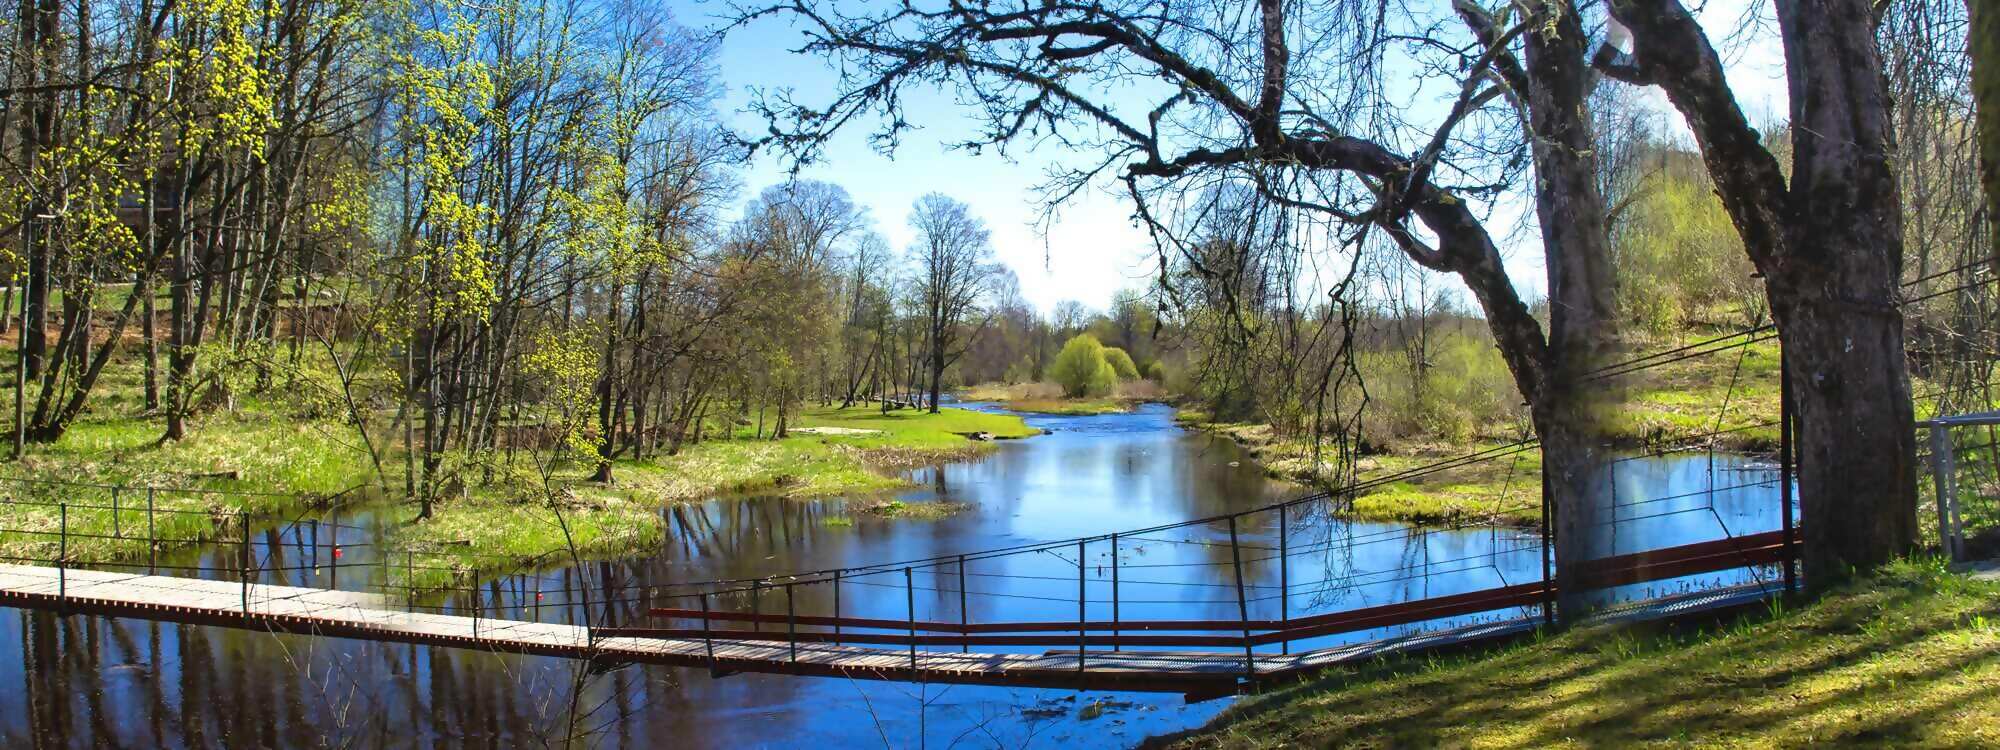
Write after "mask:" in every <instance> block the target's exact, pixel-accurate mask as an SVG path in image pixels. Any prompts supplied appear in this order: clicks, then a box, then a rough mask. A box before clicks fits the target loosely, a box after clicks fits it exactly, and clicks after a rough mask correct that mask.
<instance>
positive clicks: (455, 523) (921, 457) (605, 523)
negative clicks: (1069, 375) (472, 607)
mask: <svg viewBox="0 0 2000 750" xmlns="http://www.w3.org/2000/svg"><path fill="white" fill-rule="evenodd" d="M790 433H791V434H790V436H788V437H786V438H784V439H782V440H771V439H768V438H765V439H758V438H754V437H741V436H739V437H736V438H733V439H727V440H707V441H703V442H701V443H697V444H694V445H690V446H686V447H685V448H684V449H683V450H682V451H681V452H680V453H679V454H677V455H674V456H661V457H651V458H646V459H641V460H631V459H626V460H620V461H617V462H615V463H614V464H613V466H612V472H611V473H612V481H611V482H610V483H597V482H588V481H584V476H585V475H586V472H585V467H583V466H581V465H575V466H570V467H567V468H566V469H565V470H564V471H563V472H562V476H561V484H560V485H559V487H558V490H557V493H556V496H555V497H550V496H549V493H548V492H546V491H545V490H542V489H541V488H540V487H539V486H538V485H536V486H528V487H518V488H515V489H514V490H513V491H512V492H501V491H497V490H498V488H489V489H488V491H484V492H479V493H474V494H471V495H469V496H467V497H464V498H459V499H454V500H447V501H441V502H439V503H438V504H437V506H436V507H435V508H434V510H433V513H432V516H431V517H430V518H428V519H421V520H416V521H413V522H411V523H409V524H407V525H404V526H401V527H398V528H397V530H396V532H395V534H394V536H393V537H392V543H394V544H399V545H410V546H417V547H427V548H430V549H433V550H435V552H434V554H433V557H437V558H441V559H442V560H445V561H448V562H441V563H438V564H439V565H440V566H443V565H447V564H448V565H449V566H450V567H451V568H452V569H453V570H454V571H455V572H453V573H450V574H447V573H446V572H444V571H432V572H430V573H421V572H420V573H419V574H418V575H417V580H416V581H415V583H416V585H417V586H418V587H420V588H436V587H439V586H443V585H446V584H449V583H451V582H452V580H453V579H456V578H471V577H476V576H477V575H478V574H479V573H480V572H482V571H484V572H492V569H493V568H494V567H496V566H497V567H529V568H532V567H535V566H536V565H539V564H541V563H542V562H544V561H547V560H549V559H550V558H551V556H555V557H557V558H559V561H566V560H567V555H568V546H567V542H566V540H565V536H564V533H563V531H564V527H565V526H567V527H568V532H569V536H570V537H571V538H574V539H575V542H576V546H577V551H578V552H579V554H580V555H581V556H582V557H584V558H586V559H605V558H616V557H628V556H631V555H635V554H639V553H642V552H644V551H646V550H648V549H652V548H654V547H655V546H657V545H658V543H659V541H660V539H661V537H662V536H663V535H664V534H665V524H666V521H665V520H664V518H663V517H662V515H661V513H660V512H659V511H660V508H661V507H662V506H663V505H668V504H673V503H686V502H696V501H699V500H703V499H706V498H710V497H714V496H717V495H730V494H762V495H780V496H784V497H792V498H808V497H824V496H828V495H843V494H868V493H881V492H889V491H893V490H897V489H901V488H904V487H907V486H909V482H908V481H907V480H905V479H903V478H902V477H899V476H897V475H896V472H899V471H901V470H904V469H909V468H914V467H917V466H925V465H931V464H938V463H946V462H952V461H967V460H972V459H975V458H978V457H979V456H981V455H983V454H985V453H986V452H988V451H991V450H994V448H995V445H994V443H993V442H992V441H993V440H1011V439H1018V438H1025V437H1031V436H1034V435H1037V434H1039V431H1037V430H1036V429H1034V428H1032V427H1029V426H1028V425H1027V423H1026V422H1024V421H1023V420H1022V419H1021V418H1020V417H1019V416H1016V415H1012V414H996V413H990V412H976V411H971V410H966V409H949V408H947V409H940V410H939V411H938V413H937V414H931V413H928V412H926V411H922V410H914V409H903V410H897V411H891V412H886V413H884V412H882V411H881V410H880V409H878V408H874V407H872V406H854V407H849V408H846V409H840V408H837V407H812V408H808V409H806V410H805V411H804V412H803V413H801V414H800V415H799V416H798V419H797V421H796V424H795V425H794V426H793V427H792V429H791V430H790ZM975 437H984V438H987V439H984V440H979V439H974V438H975ZM962 509H963V508H953V509H951V510H952V511H957V510H962ZM941 510H943V509H931V508H916V507H914V506H909V505H906V504H900V503H893V502H875V503H861V504H859V505H857V506H856V508H855V510H854V511H853V512H856V513H868V514H871V515H874V516H877V517H884V518H901V519H911V520H935V519H937V518H942V517H945V516H947V515H950V514H949V513H945V512H939V511H941ZM558 511H560V514H559V513H558Z"/></svg>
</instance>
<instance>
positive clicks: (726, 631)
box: [0, 506, 1792, 697]
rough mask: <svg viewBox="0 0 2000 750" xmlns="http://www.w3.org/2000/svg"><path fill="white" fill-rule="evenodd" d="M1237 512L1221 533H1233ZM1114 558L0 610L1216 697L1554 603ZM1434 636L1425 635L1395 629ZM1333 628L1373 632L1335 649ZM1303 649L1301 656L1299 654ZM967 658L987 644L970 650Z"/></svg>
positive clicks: (64, 600) (55, 593)
mask: <svg viewBox="0 0 2000 750" xmlns="http://www.w3.org/2000/svg"><path fill="white" fill-rule="evenodd" d="M1277 507H1287V506H1274V508H1277ZM1261 510H1268V509H1260V511H1261ZM1253 512H1256V511H1253ZM1236 518H1237V516H1229V517H1227V518H1225V519H1221V520H1223V521H1225V522H1227V523H1228V524H1229V525H1231V526H1234V525H1235V523H1236ZM1216 520H1217V519H1205V520H1204V521H1201V522H1192V523H1213V522H1215V521H1216ZM1156 531H1157V530H1149V531H1148V532H1141V533H1154V532H1156ZM1233 536H1234V535H1232V537H1233ZM1092 543H1097V544H1100V545H1103V544H1108V545H1111V547H1112V548H1113V549H1114V554H1113V555H1111V556H1110V558H1109V559H1111V560H1112V561H1114V562H1113V563H1112V567H1113V570H1112V571H1111V573H1110V576H1109V581H1108V583H1109V588H1108V591H1109V595H1110V598H1109V600H1108V602H1100V600H1098V599H1093V598H1091V596H1090V589H1091V585H1090V584H1091V583H1092V581H1091V580H1089V578H1087V577H1086V573H1087V572H1088V569H1089V567H1090V566H1089V565H1088V564H1087V563H1086V564H1084V565H1076V566H1074V567H1076V568H1077V569H1078V571H1079V572H1078V574H1077V578H1076V579H1075V580H1076V588H1075V598H1074V599H1072V600H1071V603H1072V606H1074V607H1075V609H1076V611H1077V612H1078V613H1079V619H1077V620H1070V621H1057V620H1034V621H1029V620H1022V621H978V622H975V621H972V620H971V619H970V618H969V613H970V612H971V611H972V608H971V607H969V606H964V602H966V601H967V600H969V599H970V598H974V597H978V596H982V594H981V593H979V592H974V591H971V590H970V589H969V587H968V586H966V585H965V580H966V575H967V573H966V571H967V563H968V562H974V561H978V560H981V559H991V558H992V557H995V556H1009V555H1049V554H1051V553H1052V551H1053V550H1056V549H1060V548H1062V547H1065V546H1066V547H1067V548H1068V549H1070V550H1072V551H1079V550H1087V549H1088V546H1089V545H1090V544H1092ZM1118 544H1119V542H1118V540H1117V538H1116V536H1107V537H1099V538H1093V539H1085V540H1072V541H1069V542H1064V543H1059V544H1056V545H1031V546H1024V547H1018V548H1012V549H1006V550H998V551H991V552H984V553H977V554H971V553H969V554H968V555H963V556H952V557H947V558H936V559H930V560H924V561H913V562H911V563H908V564H901V563H898V564H894V565H885V566H874V567H870V568H865V569H843V570H837V571H822V572H816V573H811V574H803V575H797V576H788V577H782V578H776V579H757V580H753V581H744V582H734V583H718V582H710V583H708V584H702V585H698V587H699V588H700V589H701V590H699V591H695V592H692V593H687V592H683V593H673V592H660V591H657V590H651V591H648V592H647V597H648V598H649V599H650V600H651V601H653V602H654V603H656V604H657V603H660V602H662V601H665V602H668V603H683V602H682V601H681V600H687V601H694V602H697V603H698V604H699V605H700V606H698V607H693V608H690V607H685V606H683V607H675V608H664V607H654V608H652V609H651V610H650V612H651V614H652V615H653V616H655V617H658V618H664V622H663V624H667V625H675V627H652V628H634V627H605V626H592V625H589V624H584V625H576V624H567V623H552V622H536V621H532V620H514V619H504V618H494V617H487V616H484V614H485V608H482V607H480V606H474V607H472V608H470V609H469V610H467V609H460V610H459V611H457V612H456V613H451V614H446V613H442V612H439V613H433V612H419V611H415V609H416V607H415V606H414V605H413V604H410V603H408V602H407V601H406V602H405V603H404V606H403V608H402V609H401V610H400V611H399V609H398V607H397V606H396V605H397V602H395V601H394V600H393V599H392V598H390V597H385V596H382V595H378V594H369V593H357V592H349V591H339V590H332V589H321V588H307V587H296V586H282V585H273V584H265V583H256V582H253V581H254V580H255V579H256V577H255V576H254V575H252V574H250V573H249V572H248V571H247V570H246V571H236V572H238V573H241V574H242V575H241V576H240V579H239V580H236V581H229V580H212V579H198V578H183V577H174V576H160V575H147V574H139V573H121V572H109V571H102V570H86V569H76V568H64V567H51V566H42V565H4V566H0V605H6V606H17V607H26V608H34V609H46V610H53V611H58V612H76V613H85V614H95V615H105V616H111V617H129V618H138V619H146V620H156V621H165V622H177V623H187V624H198V625H212V626H222V627H231V628H239V629H247V630H255V631H271V632H286V633H300V634H312V635H326V636H335V637H343V638H357V639H365V640H372V641H383V642H395V643H411V644H420V645H432V646H445V647H453V648H466V649H478V650H488V651H497V652H510V653H523V654H535V655H545V656H556V657H564V658H574V659H586V660H591V661H593V662H598V663H603V664H607V665H615V664H621V663H652V664H668V665H679V666H692V667H706V668H708V669H710V670H712V671H713V672H715V673H717V674H727V673H731V672H766V673H780V674H797V675H821V676H847V677H855V678H866V679H884V680H905V681H920V682H930V683H947V684H986V685H1009V686H1028V687H1051V688H1088V689H1111V690H1134V691H1158V692H1178V693H1184V694H1187V695H1189V696H1190V697H1213V696H1219V695H1226V694H1232V693H1235V692H1237V691H1239V690H1242V689H1245V688H1246V687H1250V686H1254V685H1256V684H1258V683H1263V682H1267V681H1275V680H1280V679H1285V678H1293V677H1296V676H1298V675H1300V674H1302V673H1307V672H1311V671H1315V670H1319V669H1323V668H1326V667H1329V666H1334V665H1338V664H1342V663H1347V662H1352V661H1357V660H1364V659H1369V658H1374V657H1377V656H1381V655H1386V654H1395V653H1415V652H1422V651H1430V650H1436V649H1446V648H1457V647H1467V646H1474V645H1480V644H1485V643H1491V642H1494V641H1498V640H1502V639H1506V638H1511V637H1515V636H1519V635H1522V634H1524V633H1528V632H1531V631H1533V630H1534V629H1535V628H1536V627H1538V626H1539V625H1540V624H1541V622H1542V621H1543V618H1544V617H1546V615H1547V613H1548V606H1549V598H1550V596H1551V595H1552V593H1553V592H1552V591H1551V590H1550V589H1549V588H1548V587H1547V586H1545V585H1544V584H1543V583H1542V582H1540V581H1537V582H1531V583H1523V584H1515V585H1510V586H1500V587H1495V588H1488V589H1481V590H1475V591H1468V592H1463V593H1457V594H1451V595H1446V596H1437V597H1428V598H1422V599H1417V600H1413V601H1404V602H1397V603H1393V604H1385V605H1377V606H1368V607H1360V608H1354V609H1347V610H1342V611H1336V612H1325V613H1319V614H1312V615H1306V616H1299V617H1286V618H1279V619H1253V618H1251V617H1250V616H1249V611H1250V610H1249V607H1248V604H1247V602H1248V600H1249V598H1250V594H1249V593H1248V588H1247V587H1246V586H1245V585H1244V584H1243V582H1242V577H1241V574H1240V571H1241V566H1242V562H1243V554H1244V553H1245V552H1246V551H1256V550H1261V549H1262V548H1261V547H1256V546H1252V545H1247V544H1242V543H1238V542H1234V541H1232V543H1228V544H1227V545H1226V546H1227V547H1228V549H1229V557H1230V561H1231V563H1232V564H1233V567H1234V568H1235V569H1236V570H1237V571H1238V573H1237V574H1236V576H1235V578H1236V584H1235V585H1234V587H1233V588H1234V589H1235V592H1236V596H1237V600H1238V604H1239V606H1238V613H1239V615H1240V616H1239V617H1237V618H1235V619H1149V620H1128V619H1123V618H1121V617H1119V616H1118V615H1119V611H1120V608H1119V604H1120V601H1119V592H1120V590H1121V583H1122V582H1121V579H1120V576H1119V573H1118V571H1117V570H1116V568H1117V564H1116V562H1115V561H1116V560H1117V559H1118V555H1117V554H1116V553H1115V550H1116V549H1117V545H1118ZM1791 549H1792V545H1790V544H1787V540H1786V539H1785V536H1784V533H1783V532H1782V531H1773V532H1765V533H1760V534H1751V535H1746V536H1737V537H1729V538H1723V539H1717V540H1711V541H1706V542H1699V543H1695V544H1688V545H1681V546H1676V547H1669V548H1664V549H1657V550H1650V551H1646V552H1640V553H1632V554H1625V555H1619V556H1616V557H1611V558H1606V559H1604V560H1601V561H1599V562H1598V563H1597V564H1595V565H1593V566H1592V573H1591V576H1590V577H1591V581H1590V583H1591V584H1592V585H1593V587H1605V588H1612V587H1620V586H1627V587H1629V586H1633V585H1638V584H1648V583H1655V582H1662V581H1671V580H1674V579H1683V578H1685V577H1687V576H1691V575H1697V574H1702V573H1711V572H1715V571H1725V570H1732V569H1738V568H1746V567H1749V568H1753V569H1755V568H1761V567H1764V566H1770V565H1775V564H1780V563H1782V562H1783V561H1784V560H1786V559H1787V554H1788V553H1789V552H1790V551H1791ZM1289 554H1292V551H1291V550H1283V549H1281V550H1278V551H1277V555H1278V556H1279V559H1281V560H1282V559H1283V557H1284V556H1286V555H1289ZM1076 559H1077V560H1087V559H1088V558H1087V557H1085V556H1079V557H1078V558H1076ZM1426 567H1428V565H1427V566H1426ZM920 574H922V575H925V576H926V577H928V578H935V579H943V580H949V579H951V578H954V577H955V578H956V580H957V581H958V584H957V585H958V588H957V589H956V590H955V591H949V592H948V593H955V594H956V595H957V596H959V598H960V601H961V607H960V608H959V612H960V614H961V618H960V621H959V622H939V621H932V620H920V619H918V618H917V615H916V612H917V609H916V606H915V600H916V592H917V591H918V590H919V589H920V585H919V584H918V583H917V578H918V576H919V575H920ZM1421 574H1423V573H1419V575H1421ZM881 577H887V578H891V579H899V580H898V581H897V583H899V584H900V588H902V589H903V591H902V593H903V599H904V602H905V604H906V607H905V610H906V611H905V613H904V615H905V616H904V617H902V618H901V619H897V618H885V617H859V616H852V615H849V614H846V613H844V612H843V611H842V608H841V593H840V592H841V591H842V590H844V589H846V588H849V587H857V586H892V585H895V584H885V583H882V582H880V581H870V580H868V579H871V578H881ZM1097 582H1098V583H1106V582H1105V581H1097ZM1204 585H1216V584H1204ZM1223 585H1226V584H1223ZM804 587H829V589H830V593H831V596H830V597H818V598H816V599H814V601H824V600H826V599H827V598H830V599H831V601H832V606H831V611H830V612H827V613H819V612H801V611H798V609H797V608H796V604H797V601H798V600H799V599H800V598H801V597H798V596H796V595H795V592H796V591H797V590H798V589H800V588H804ZM939 588H942V586H940V587H939ZM1777 590H1778V587H1777V586H1775V585H1767V584H1766V583H1765V582H1764V579H1763V578H1762V577H1761V576H1759V577H1756V578H1755V580H1754V582H1753V583H1749V584H1738V585H1726V586H1719V587H1715V588H1709V589H1704V590H1687V589H1683V590H1679V591H1671V593H1665V594H1654V595H1649V596H1645V597H1643V598H1640V599H1637V600H1634V601H1628V602H1626V603H1624V604H1620V605H1617V606H1614V607H1610V608H1607V609H1605V610H1603V611H1601V612H1600V613H1598V614H1597V615H1596V617H1598V618H1601V619H1647V618H1662V617H1675V616H1682V615H1689V614H1694V613H1706V612H1713V611H1717V610H1720V609H1726V608H1732V607H1739V606H1743V605H1747V604H1751V603H1754V602H1758V601H1761V600H1762V599H1763V598H1764V597H1766V596H1768V595H1769V594H1771V593H1775V591H1777ZM745 594H747V595H748V596H749V597H750V603H751V610H752V611H748V612H744V611H725V610H723V609H718V608H714V607H712V603H713V602H716V601H718V600H721V601H740V600H742V599H743V597H744V595H745ZM766 597H768V598H772V599H778V600H780V601H782V603H783V606H784V608H785V611H784V612H782V613H773V612H766V611H764V610H765V608H766V607H765V604H764V601H763V600H764V598H766ZM538 598H539V596H538ZM1096 603H1108V604H1110V605H1111V607H1110V610H1111V617H1110V618H1109V619H1090V618H1089V612H1090V605H1091V604H1096ZM491 609H493V610H497V611H499V612H501V613H507V612H509V611H511V612H513V613H514V614H518V615H527V614H529V613H530V612H534V613H535V616H537V617H539V612H540V607H538V606H537V607H534V608H533V609H532V610H531V609H530V607H529V606H527V605H525V604H522V605H519V606H514V607H505V606H496V607H493V608H491ZM1287 611H1289V609H1287ZM1425 624H1429V625H1431V626H1432V629H1429V630H1414V629H1413V630H1409V631H1405V632H1399V633H1398V632H1391V631H1392V630H1393V629H1395V628H1398V627H1409V626H1420V625H1425ZM767 626H768V627H767ZM1342 634H1349V635H1353V634H1367V635H1368V636H1369V637H1366V638H1363V639H1361V640H1358V641H1349V642H1340V643H1329V642H1328V641H1327V639H1328V638H1329V637H1335V636H1340V635H1342ZM1295 643H1297V644H1301V645H1304V646H1307V647H1305V648H1300V649H1297V650H1294V649H1293V648H1292V646H1293V645H1294V644H1295ZM975 647H977V648H980V649H982V650H981V651H978V652H975V651H973V649H974V648H975ZM1003 650H1005V651H1003ZM1006 651H1014V652H1006ZM1274 651H1275V652H1274Z"/></svg>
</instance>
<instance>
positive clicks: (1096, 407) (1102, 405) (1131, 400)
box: [957, 380, 1161, 417]
mask: <svg viewBox="0 0 2000 750" xmlns="http://www.w3.org/2000/svg"><path fill="white" fill-rule="evenodd" d="M957 396H958V398H959V400H961V401H979V402H986V403H993V404H999V405H1000V406H1001V407H1003V408H1005V409H1007V410H1008V411H1015V412H1021V413H1023V414H1050V415H1054V416H1063V417H1092V416H1097V415H1100V414H1123V413H1126V412H1129V411H1132V410H1133V409H1136V408H1138V407H1139V405H1140V404H1144V403H1147V402H1152V401H1159V400H1161V393H1160V388H1159V386H1157V385H1155V384H1153V383H1152V382H1151V381H1145V380H1138V381H1131V382H1126V383H1120V384H1119V386H1118V388H1117V390H1116V392H1114V393H1112V394H1111V395H1108V396H1094V397H1083V398H1070V397H1067V396H1064V395H1063V392H1062V388H1060V387H1058V386H1056V385H1055V384H1053V383H1011V384H1010V383H983V384H980V385H975V386H971V387H968V388H964V389H960V390H959V391H958V393H957Z"/></svg>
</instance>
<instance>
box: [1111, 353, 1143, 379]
mask: <svg viewBox="0 0 2000 750" xmlns="http://www.w3.org/2000/svg"><path fill="white" fill-rule="evenodd" d="M1104 362H1105V364H1108V365H1111V371H1112V372H1114V373H1117V374H1118V379H1119V380H1138V379H1139V366H1138V365H1135V364H1133V363H1132V355H1130V354H1126V353H1125V350H1124V349H1120V348H1118V347H1115V346H1107V347H1104Z"/></svg>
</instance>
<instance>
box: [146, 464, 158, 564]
mask: <svg viewBox="0 0 2000 750" xmlns="http://www.w3.org/2000/svg"><path fill="white" fill-rule="evenodd" d="M153 528H154V526H153V488H152V487H150V486H149V487H147V488H146V574H147V575H159V573H160V537H159V535H158V534H156V533H154V531H153Z"/></svg>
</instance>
